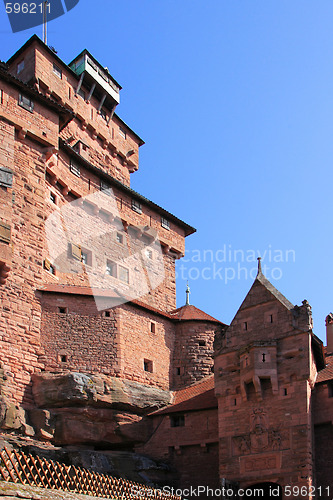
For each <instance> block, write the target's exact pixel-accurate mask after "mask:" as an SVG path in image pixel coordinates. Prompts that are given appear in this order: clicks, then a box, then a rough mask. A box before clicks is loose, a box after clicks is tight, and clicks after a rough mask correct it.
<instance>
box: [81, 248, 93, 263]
mask: <svg viewBox="0 0 333 500" xmlns="http://www.w3.org/2000/svg"><path fill="white" fill-rule="evenodd" d="M81 262H82V264H83V265H85V266H91V265H92V253H91V252H90V251H89V250H85V249H84V248H81Z"/></svg>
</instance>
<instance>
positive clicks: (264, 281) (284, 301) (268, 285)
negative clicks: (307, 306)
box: [256, 272, 294, 309]
mask: <svg viewBox="0 0 333 500" xmlns="http://www.w3.org/2000/svg"><path fill="white" fill-rule="evenodd" d="M256 280H257V281H259V283H261V284H262V285H264V287H265V288H266V289H267V290H268V291H269V292H271V294H272V295H274V297H275V298H276V299H278V300H279V301H280V302H281V304H283V305H284V306H285V307H286V308H287V309H293V308H294V305H293V304H292V303H291V302H290V301H289V300H288V299H287V298H286V297H285V296H284V295H282V293H281V292H279V290H277V289H276V288H275V286H273V285H272V283H271V282H270V281H268V279H267V278H266V276H264V275H263V274H262V272H259V273H258V275H257V277H256Z"/></svg>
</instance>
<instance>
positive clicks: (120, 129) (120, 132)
mask: <svg viewBox="0 0 333 500" xmlns="http://www.w3.org/2000/svg"><path fill="white" fill-rule="evenodd" d="M119 135H120V136H121V137H122V138H123V139H126V130H124V129H123V128H122V127H119Z"/></svg>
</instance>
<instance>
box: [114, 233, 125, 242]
mask: <svg viewBox="0 0 333 500" xmlns="http://www.w3.org/2000/svg"><path fill="white" fill-rule="evenodd" d="M116 241H117V242H118V243H121V244H123V242H124V236H123V235H122V234H121V233H117V234H116Z"/></svg>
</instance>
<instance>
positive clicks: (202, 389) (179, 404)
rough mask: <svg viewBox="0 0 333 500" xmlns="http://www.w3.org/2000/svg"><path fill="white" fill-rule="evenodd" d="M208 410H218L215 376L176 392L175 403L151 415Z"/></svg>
mask: <svg viewBox="0 0 333 500" xmlns="http://www.w3.org/2000/svg"><path fill="white" fill-rule="evenodd" d="M208 408H217V399H216V397H215V394H214V375H210V376H209V377H206V378H205V379H203V380H201V381H200V382H198V383H196V384H194V385H190V386H189V387H185V388H184V389H180V390H179V391H175V392H174V398H173V403H172V404H171V405H169V406H167V407H165V408H162V409H161V410H157V411H155V412H153V413H151V415H167V414H168V413H176V412H177V413H178V412H185V411H195V410H206V409H208Z"/></svg>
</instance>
